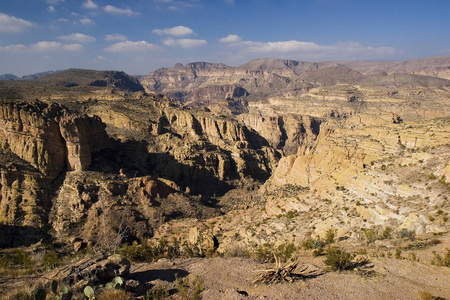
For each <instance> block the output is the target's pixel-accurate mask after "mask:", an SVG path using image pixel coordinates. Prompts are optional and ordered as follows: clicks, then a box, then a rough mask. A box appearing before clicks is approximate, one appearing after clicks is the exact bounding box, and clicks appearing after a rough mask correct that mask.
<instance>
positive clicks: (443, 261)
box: [431, 249, 450, 268]
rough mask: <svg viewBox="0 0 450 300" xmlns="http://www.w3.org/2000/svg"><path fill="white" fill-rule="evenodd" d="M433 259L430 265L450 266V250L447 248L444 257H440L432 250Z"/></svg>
mask: <svg viewBox="0 0 450 300" xmlns="http://www.w3.org/2000/svg"><path fill="white" fill-rule="evenodd" d="M433 256H434V257H433V259H432V260H431V264H432V265H436V266H440V267H447V268H450V250H449V249H447V253H445V254H444V257H441V256H440V255H439V254H438V253H436V252H435V251H433Z"/></svg>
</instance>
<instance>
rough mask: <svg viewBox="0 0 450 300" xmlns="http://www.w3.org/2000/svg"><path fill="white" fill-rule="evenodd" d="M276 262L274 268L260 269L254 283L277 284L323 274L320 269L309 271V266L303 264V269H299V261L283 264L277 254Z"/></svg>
mask: <svg viewBox="0 0 450 300" xmlns="http://www.w3.org/2000/svg"><path fill="white" fill-rule="evenodd" d="M274 256H275V263H276V266H275V268H274V269H268V270H259V271H256V272H259V273H260V274H258V275H257V276H256V277H255V279H254V280H253V284H261V283H265V284H275V283H279V282H283V281H287V282H291V283H292V282H294V280H295V279H307V278H313V277H316V276H319V275H321V274H323V272H321V271H320V270H313V271H307V270H308V266H302V267H301V269H297V266H298V264H299V263H300V262H299V261H294V262H290V263H287V264H285V265H284V266H281V263H280V261H279V259H278V257H277V256H276V255H274Z"/></svg>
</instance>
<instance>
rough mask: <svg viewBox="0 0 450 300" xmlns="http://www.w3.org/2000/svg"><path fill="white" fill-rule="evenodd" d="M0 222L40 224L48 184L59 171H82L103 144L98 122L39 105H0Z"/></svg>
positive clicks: (46, 204)
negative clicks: (0, 178) (0, 163)
mask: <svg viewBox="0 0 450 300" xmlns="http://www.w3.org/2000/svg"><path fill="white" fill-rule="evenodd" d="M0 123H1V130H0V145H1V149H0V150H1V153H2V168H1V176H2V184H1V198H0V210H1V211H2V220H1V222H2V223H6V224H15V225H24V226H28V225H29V226H37V227H40V226H43V225H44V224H45V222H46V220H47V216H48V212H49V209H50V207H51V202H50V199H49V195H48V192H49V191H48V186H49V184H51V183H52V182H53V181H54V180H55V179H56V178H57V177H58V175H60V174H61V173H62V172H64V171H72V170H73V171H82V170H86V169H87V168H88V167H89V165H90V163H91V156H92V153H93V152H95V151H98V150H100V149H102V148H103V147H105V146H106V145H107V136H106V133H105V131H104V125H103V123H102V122H101V120H100V119H98V118H89V117H87V116H79V115H77V114H74V113H71V112H70V111H68V110H67V109H65V108H63V107H61V106H59V105H57V104H51V105H47V104H45V103H43V102H39V101H34V102H32V103H29V102H22V101H1V102H0Z"/></svg>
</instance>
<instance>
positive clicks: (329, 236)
mask: <svg viewBox="0 0 450 300" xmlns="http://www.w3.org/2000/svg"><path fill="white" fill-rule="evenodd" d="M335 237H336V231H335V230H334V229H333V228H330V229H328V230H327V232H326V235H325V242H326V243H327V244H333V243H334V239H335Z"/></svg>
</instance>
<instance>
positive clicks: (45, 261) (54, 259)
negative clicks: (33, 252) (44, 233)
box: [42, 251, 61, 270]
mask: <svg viewBox="0 0 450 300" xmlns="http://www.w3.org/2000/svg"><path fill="white" fill-rule="evenodd" d="M60 261H61V260H60V259H59V258H58V254H56V252H55V251H47V252H46V253H45V254H44V256H43V257H42V267H43V268H44V269H46V270H48V269H54V268H56V267H57V266H58V265H59V263H60Z"/></svg>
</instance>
